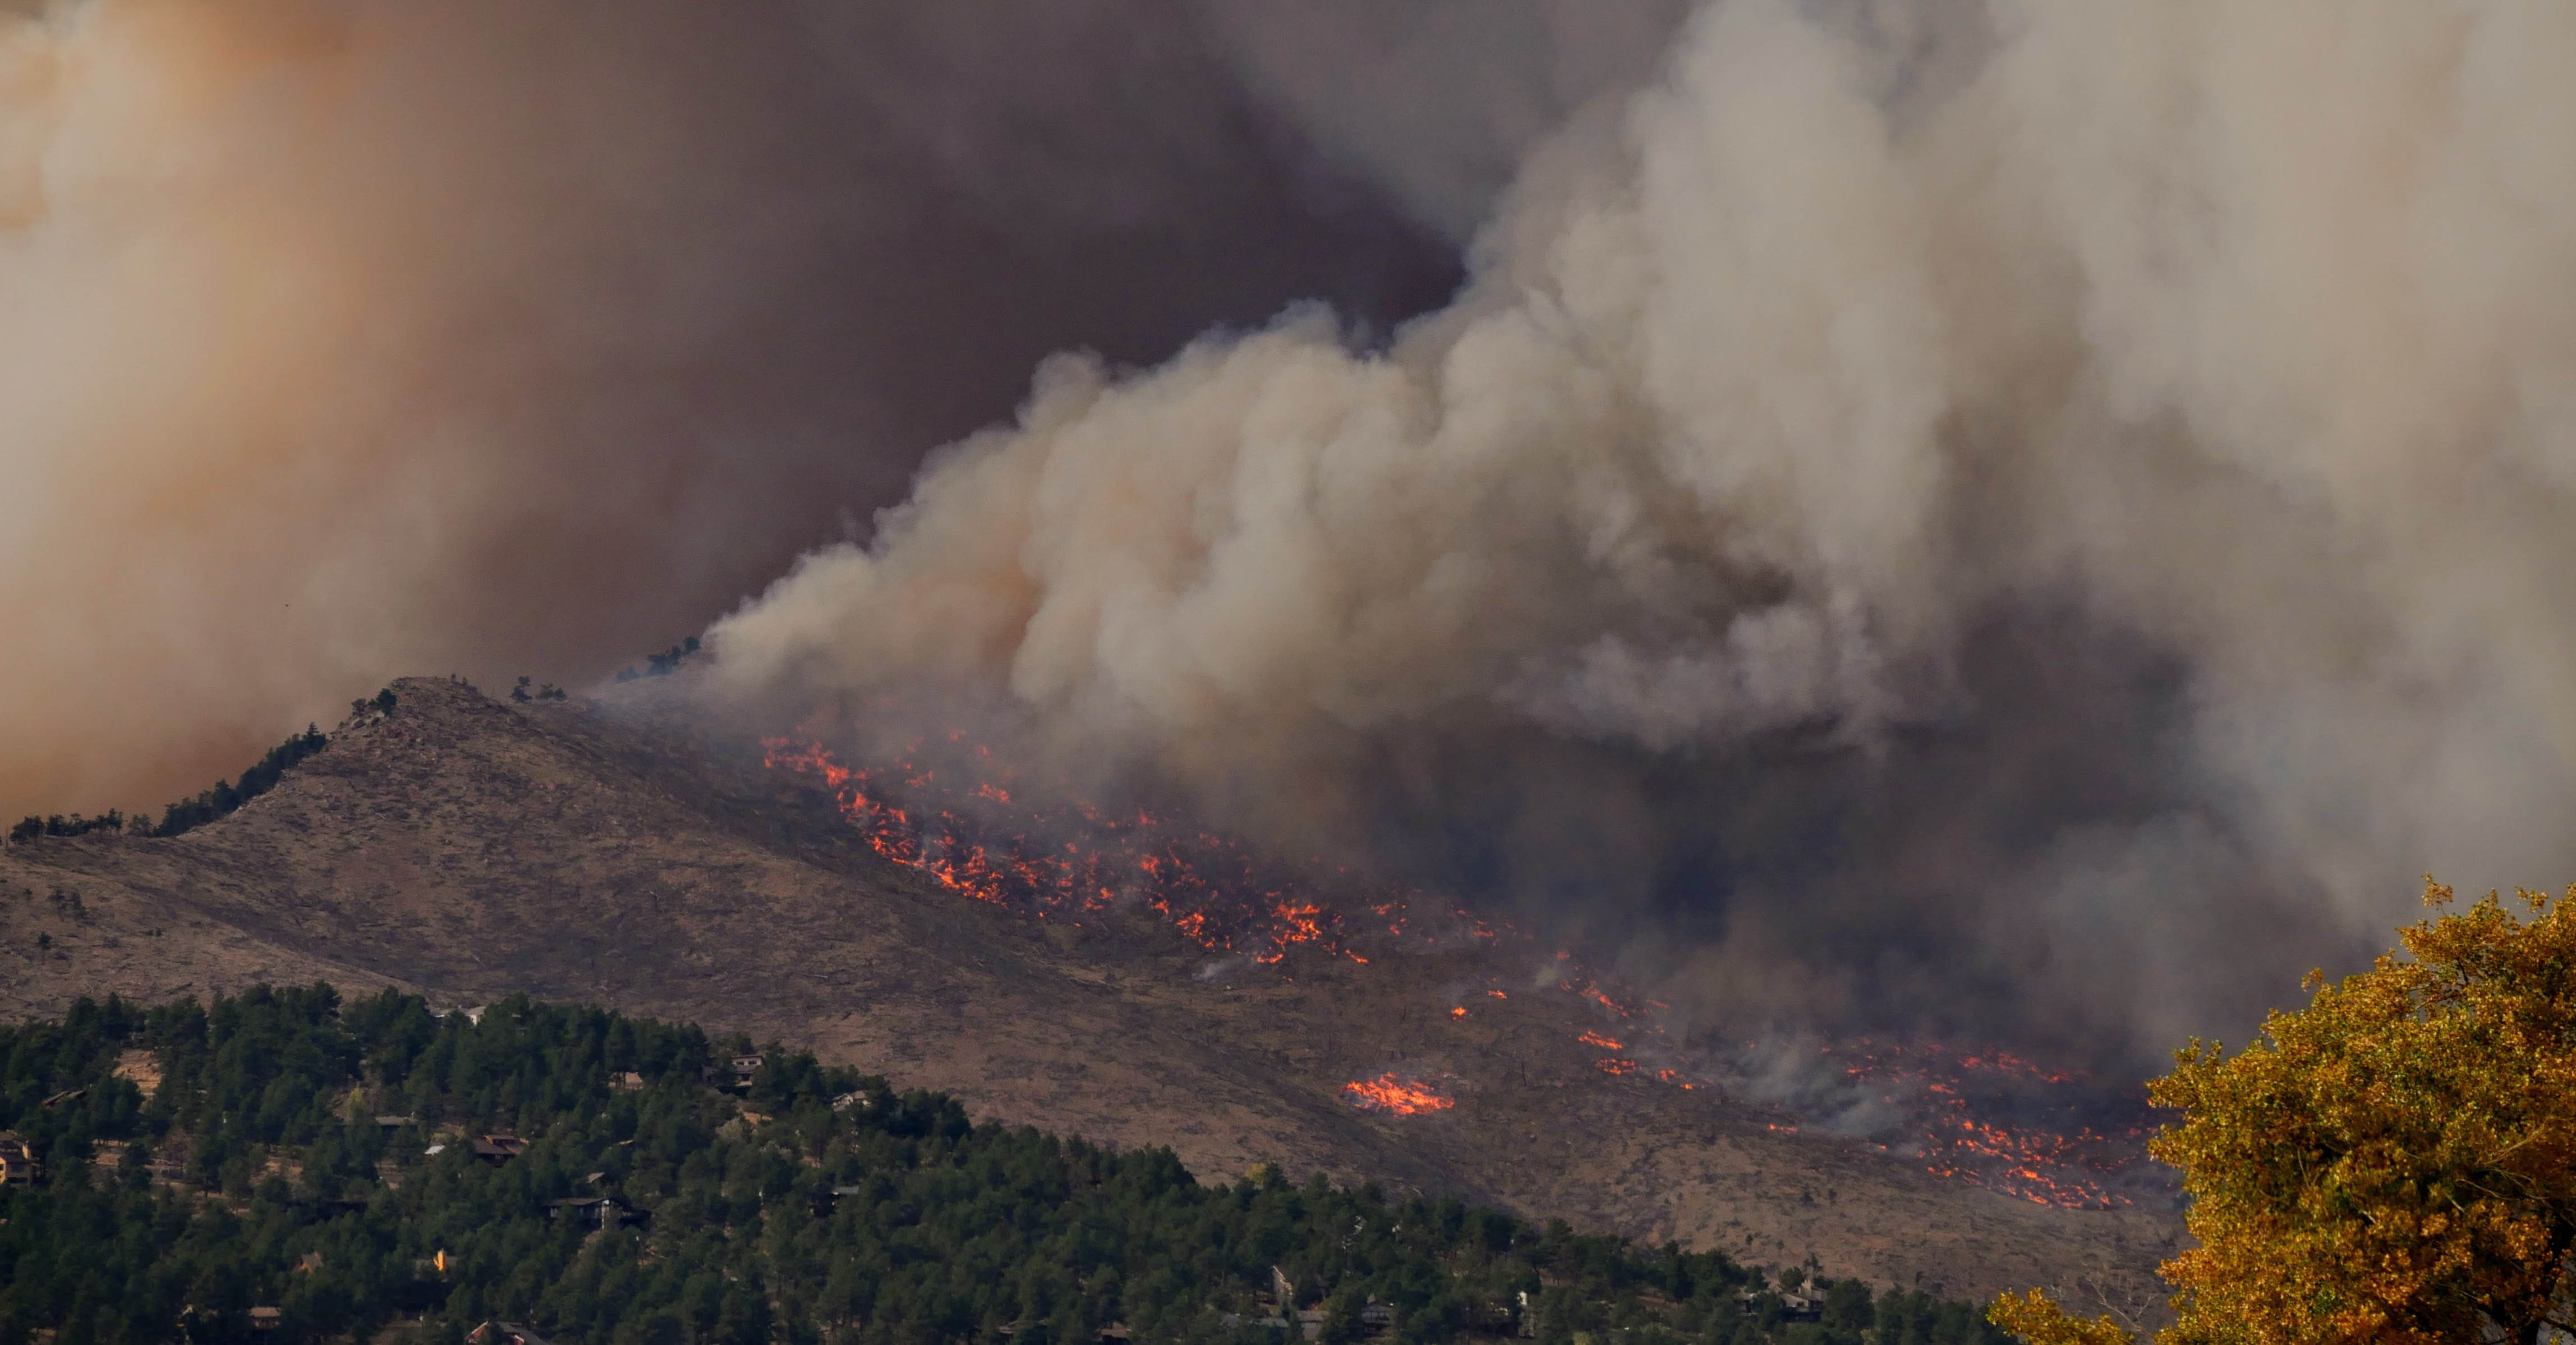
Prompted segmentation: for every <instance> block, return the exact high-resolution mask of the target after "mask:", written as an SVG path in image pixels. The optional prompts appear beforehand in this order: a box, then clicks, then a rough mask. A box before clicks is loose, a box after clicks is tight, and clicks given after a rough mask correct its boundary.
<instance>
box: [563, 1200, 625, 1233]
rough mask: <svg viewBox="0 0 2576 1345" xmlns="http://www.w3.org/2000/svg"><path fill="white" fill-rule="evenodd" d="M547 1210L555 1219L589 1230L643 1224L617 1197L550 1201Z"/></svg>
mask: <svg viewBox="0 0 2576 1345" xmlns="http://www.w3.org/2000/svg"><path fill="white" fill-rule="evenodd" d="M546 1209H547V1211H548V1212H549V1213H551V1214H553V1216H554V1217H555V1218H558V1219H562V1220H565V1221H566V1222H569V1223H576V1224H579V1225H581V1226H582V1227H584V1228H589V1229H603V1228H605V1229H615V1228H623V1227H625V1226H626V1225H628V1224H632V1223H641V1222H643V1221H642V1220H641V1219H640V1218H638V1217H637V1216H636V1213H635V1211H634V1210H632V1209H630V1208H628V1207H627V1204H626V1202H625V1201H622V1200H619V1199H618V1198H617V1197H615V1196H572V1197H569V1198H566V1199H563V1200H549V1201H547V1202H546Z"/></svg>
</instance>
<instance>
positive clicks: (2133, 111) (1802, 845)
mask: <svg viewBox="0 0 2576 1345" xmlns="http://www.w3.org/2000/svg"><path fill="white" fill-rule="evenodd" d="M2571 59H2576V16H2571V15H2569V14H2568V13H2567V12H2565V11H2564V10H2562V9H2559V8H2557V7H2553V6H2549V5H2545V4H2538V3H2514V2H2509V0H2493V2H2490V3H2477V4H2468V5H2459V6H2448V7H2440V8H2431V7H2422V6H2411V7H2410V6H2395V5H2380V4H2371V3H2361V2H2360V0H2295V2H2294V3H2288V4H2280V5H2268V6H2260V7H2246V6H2242V5H2231V4H2227V3H2224V0H2124V2H2123V3H2117V4H2108V5H2091V6H2063V5H2046V4H2040V3H2035V2H2032V0H1987V2H1986V3H1984V4H1967V3H1962V4H1948V5H1906V4H1894V3H1889V4H1870V3H1846V4H1826V5H1821V6H1819V5H1800V4H1793V3H1789V2H1788V0H1724V2H1723V3H1718V4H1714V5H1711V6H1709V7H1706V8H1704V9H1702V10H1701V11H1700V12H1699V13H1698V14H1697V15H1696V16H1695V17H1694V18H1693V19H1692V20H1691V22H1690V23H1689V24H1688V25H1687V26H1686V27H1685V28H1684V29H1683V30H1682V31H1681V33H1680V34H1679V35H1678V36H1677V37H1676V38H1675V39H1674V41H1673V44H1672V46H1671V48H1670V50H1669V52H1668V56H1667V65H1666V67H1665V68H1664V69H1663V71H1662V73H1661V75H1660V76H1659V78H1658V79H1657V81H1656V82H1655V83H1653V84H1652V86H1651V87H1648V88H1646V89H1644V90H1643V91H1641V92H1639V93H1638V94H1637V95H1636V96H1635V97H1634V98H1633V100H1631V101H1628V102H1626V103H1625V104H1624V105H1622V106H1615V107H1608V108H1596V109H1595V111H1594V112H1593V113H1591V114H1589V115H1576V116H1574V117H1573V118H1572V119H1571V120H1570V121H1569V122H1568V123H1567V125H1566V126H1565V127H1564V129H1562V130H1561V131H1560V132H1558V133H1557V134H1556V135H1555V136H1553V137H1551V138H1549V139H1547V140H1546V141H1544V142H1543V143H1541V144H1538V145H1537V146H1536V147H1534V148H1533V149H1532V150H1531V151H1530V152H1529V154H1528V156H1527V158H1526V159H1525V161H1524V163H1523V165H1522V167H1521V169H1520V172H1519V175H1518V177H1517V179H1516V182H1515V185H1514V186H1513V187H1512V189H1511V191H1510V192H1509V193H1508V195H1507V196H1506V198H1505V199H1504V201H1503V203H1502V205H1501V207H1500V209H1499V211H1498V213H1496V214H1495V215H1494V217H1493V218H1492V219H1491V220H1490V222H1488V223H1487V224H1486V225H1485V226H1484V227H1483V228H1482V230H1481V231H1480V232H1479V233H1477V235H1476V237H1475V241H1474V243H1473V245H1472V247H1471V249H1470V256H1471V258H1472V263H1473V274H1472V278H1471V281H1470V283H1469V285H1468V287H1467V288H1466V290H1465V291H1464V292H1463V293H1462V295H1461V296H1460V297H1459V298H1458V299H1457V300H1456V301H1455V302H1454V303H1453V304H1452V305H1451V306H1449V307H1448V308H1446V309H1444V310H1441V311H1439V312H1437V313H1434V314H1432V315H1430V316H1427V317H1425V318H1423V319H1421V320H1420V321H1418V322H1417V323H1415V324H1413V325H1411V326H1409V327H1408V328H1406V329H1405V330H1404V331H1403V333H1402V334H1401V335H1400V337H1399V338H1398V339H1396V340H1395V341H1394V342H1393V343H1392V344H1391V345H1388V346H1386V347H1384V348H1379V347H1377V346H1375V345H1372V344H1370V343H1367V342H1364V341H1354V340H1353V339H1352V337H1351V334H1350V333H1349V332H1348V331H1347V330H1345V329H1344V327H1343V325H1342V324H1341V323H1340V322H1339V321H1337V320H1336V319H1335V318H1334V317H1333V316H1332V315H1331V314H1329V313H1327V312H1326V311H1324V310H1321V309H1300V310H1295V311H1292V312H1290V313H1289V314H1288V315H1287V316H1285V317H1283V318H1281V319H1279V320H1278V321H1276V322H1274V323H1272V324H1271V325H1269V326H1268V327H1266V328H1263V329H1261V330H1258V331H1254V332H1250V333H1244V334H1228V335H1217V336H1211V337H1209V338H1206V339H1204V340H1201V341H1200V342H1198V343H1196V344H1194V345H1193V346H1191V347H1190V348H1189V349H1188V350H1186V351H1185V352H1183V353H1182V354H1180V355H1179V356H1177V357H1176V358H1174V359H1173V360H1171V361H1170V362H1169V363H1167V364H1165V365H1163V366H1161V367H1159V368H1157V369H1154V370H1151V371H1148V372H1143V373H1130V372H1122V371H1121V370H1119V369H1117V368H1116V367H1114V366H1113V365H1111V364H1109V363H1107V362H1104V361H1102V360H1099V359H1097V358H1092V357H1087V356H1082V355H1064V356H1059V357H1056V358H1053V359H1050V360H1049V361H1047V362H1046V363H1045V364H1044V365H1042V366H1041V367H1040V369H1039V372H1038V375H1037V378H1036V382H1035V387H1034V389H1033V391H1032V392H1031V393H1030V396H1029V398H1028V401H1027V403H1026V405H1025V407H1024V408H1023V410H1022V411H1021V413H1020V415H1019V417H1018V419H1017V421H1016V422H1015V423H1013V424H1011V425H1009V426H1007V427H1003V428H999V429H994V430H990V431H987V432H984V433H981V434H978V435H976V436H973V437H971V438H968V439H966V440H963V441H961V442H959V443H958V444H956V445H954V446H953V447H951V448H949V449H947V450H944V451H942V452H941V453H940V454H938V455H936V456H935V457H934V458H933V459H932V460H931V462H930V463H929V464H928V466H927V467H925V468H924V470H923V471H922V473H921V476H920V478H919V480H918V481H917V482H916V484H915V487H914V490H913V494H912V496H911V498H910V499H909V500H908V501H907V502H905V503H904V504H902V505H901V506H900V507H898V508H896V509H894V510H892V511H890V512H888V513H886V514H885V515H883V516H882V517H881V519H880V526H879V529H878V531H877V532H876V533H875V535H874V536H873V538H872V539H870V540H868V541H867V542H865V543H864V544H861V543H857V542H853V543H850V544H844V545H837V546H830V547H826V548H824V549H821V550H818V551H815V552H813V553H811V554H809V555H807V556H806V557H805V558H804V559H803V560H802V561H800V562H799V563H798V565H797V567H796V569H795V570H794V572H793V573H792V574H790V575H789V576H788V577H787V578H786V579H784V580H782V581H781V582H779V583H778V584H777V585H776V586H775V587H773V588H772V589H771V590H770V591H769V592H768V593H767V594H766V595H765V596H764V597H762V598H761V599H759V600H758V601H756V602H754V603H752V604H750V605H748V606H747V607H745V608H744V609H743V610H742V611H741V612H739V613H738V614H736V615H734V616H733V617H731V618H728V619H727V620H726V621H724V622H722V623H720V624H719V625H717V626H716V627H715V629H714V630H713V632H712V634H711V639H710V643H711V645H712V646H713V648H714V649H715V650H716V652H717V655H718V658H719V664H718V667H719V670H720V672H722V673H723V674H724V675H725V676H726V677H727V678H728V679H729V680H730V685H731V686H732V687H733V688H734V689H735V690H737V691H739V692H742V693H744V694H755V693H764V694H781V693H783V694H786V695H788V696H789V697H791V698H798V697H810V696H814V695H817V694H830V693H847V692H851V691H870V690H878V689H901V688H905V687H910V686H918V685H922V684H925V683H929V684H937V685H943V686H950V687H954V686H959V685H968V686H973V685H981V686H984V687H987V688H990V689H991V690H992V691H993V692H994V693H995V695H996V696H997V697H998V698H999V699H1000V700H1002V701H1003V702H1004V703H1006V704H1009V705H1011V706H1013V707H1014V708H1015V711H1016V713H1018V714H1019V715H1021V716H1024V717H1025V718H1026V719H1027V720H1028V721H1029V722H1030V723H1031V724H1032V725H1033V726H1034V728H1035V729H1036V731H1037V732H1038V733H1039V734H1040V736H1041V737H1042V738H1044V739H1046V740H1049V741H1052V742H1053V743H1055V744H1057V745H1059V746H1062V747H1064V748H1066V749H1068V752H1067V756H1068V759H1076V758H1080V759H1088V760H1093V761H1105V762H1109V763H1112V764H1113V765H1120V766H1131V767H1136V768H1140V769H1148V770H1151V771H1153V772H1155V773H1158V774H1160V775H1161V776H1163V777H1164V778H1167V779H1173V780H1178V781H1181V782H1184V783H1185V784H1186V785H1188V786H1189V787H1191V788H1192V789H1193V790H1194V791H1195V792H1196V794H1197V795H1198V797H1199V798H1200V799H1201V800H1202V801H1203V802H1204V803H1206V805H1207V806H1209V807H1210V808H1211V809H1212V810H1213V811H1214V812H1215V813H1216V814H1217V815H1218V816H1220V817H1224V818H1227V819H1230V820H1232V821H1234V822H1237V823H1239V824H1242V825H1247V826H1251V827H1255V828H1258V829H1262V830H1264V831H1266V832H1267V833H1269V834H1272V835H1277V836H1283V837H1290V838H1294V839H1297V840H1300V841H1307V840H1313V839H1325V838H1331V839H1339V840H1343V841H1348V842H1354V843H1358V844H1364V845H1367V846H1369V847H1371V848H1372V850H1373V851H1374V853H1375V854H1377V855H1378V856H1379V857H1381V858H1382V859H1383V860H1384V861H1386V862H1388V863H1390V864H1394V865H1397V866H1400V867H1403V868H1406V869H1408V870H1409V871H1411V872H1414V873H1416V874H1419V875H1421V876H1423V877H1425V878H1427V879H1430V880H1433V881H1447V882H1456V883H1460V884H1462V885H1468V886H1473V887H1478V888H1481V889H1483V890H1486V891H1489V892H1494V893H1499V894H1502V895H1504V896H1506V897H1509V898H1512V899H1516V900H1518V901H1520V902H1522V903H1525V904H1526V905H1528V906H1530V907H1533V908H1539V909H1545V910H1548V911H1551V912H1555V913H1558V914H1565V913H1568V912H1571V913H1574V914H1575V915H1576V916H1577V918H1578V922H1579V923H1581V922H1589V924H1590V925H1591V927H1592V928H1593V929H1594V930H1595V932H1596V933H1599V934H1601V935H1604V936H1605V937H1612V938H1619V937H1625V936H1632V935H1634V934H1635V933H1636V932H1637V931H1640V930H1655V931H1658V932H1659V933H1663V934H1669V933H1671V932H1673V931H1679V932H1681V933H1683V934H1685V935H1686V936H1688V937H1683V938H1679V939H1673V938H1669V937H1665V938H1658V939H1655V940H1651V941H1647V946H1651V947H1653V948H1655V949H1658V950H1659V951H1658V952H1656V953H1654V954H1652V955H1649V954H1648V953H1646V952H1644V951H1638V952H1636V953H1634V954H1633V956H1634V957H1635V958H1637V959H1638V966H1639V968H1640V969H1641V970H1643V971H1647V972H1650V973H1653V974H1657V975H1659V976H1663V977H1665V978H1666V979H1665V982H1664V983H1666V984H1668V985H1670V986H1672V987H1673V988H1674V990H1673V991H1672V992H1668V994H1671V993H1675V992H1678V993H1679V994H1681V995H1686V996H1688V997H1689V998H1688V999H1686V1000H1685V1001H1684V1003H1685V1007H1691V1008H1697V1009H1700V1010H1702V1011H1706V1012H1710V1013H1717V1012H1725V1013H1728V1014H1730V1015H1738V1014H1741V1013H1744V1012H1746V1011H1748V1010H1757V1009H1758V1010H1760V1011H1767V1012H1778V1011H1783V1010H1785V1011H1787V1012H1789V1013H1791V1014H1796V1013H1800V1012H1813V1013H1820V1014H1824V1015H1828V1016H1833V1017H1836V1018H1840V1019H1843V1020H1845V1021H1862V1022H1867V1021H1872V1020H1885V1019H1893V1018H1902V1019H1904V1020H1905V1021H1907V1022H1908V1023H1910V1024H1912V1025H1914V1026H1917V1027H1925V1026H1929V1027H1933V1028H1941V1027H1945V1026H1946V1027H1951V1028H1959V1029H1964V1030H1970V1031H1980V1032H2003V1031H2009V1032H2012V1033H2013V1034H2015V1035H2019V1036H2023V1037H2025V1038H2027V1037H2030V1036H2034V1035H2036V1036H2041V1037H2045V1036H2049V1035H2052V1034H2053V1035H2058V1036H2061V1037H2062V1038H2064V1039H2065V1040H2067V1041H2069V1042H2089V1043H2097V1044H2098V1043H2108V1044H2109V1045H2110V1047H2111V1048H2112V1049H2114V1050H2117V1049H2119V1048H2121V1047H2124V1046H2126V1047H2130V1048H2133V1049H2137V1050H2140V1051H2142V1052H2143V1051H2151V1050H2155V1049H2160V1048H2161V1046H2162V1045H2163V1044H2165V1043H2168V1042H2170V1041H2172V1040H2174V1039H2176V1038H2178V1037H2179V1036H2181V1035H2183V1034H2184V1033H2186V1032H2189V1031H2194V1030H2206V1029H2209V1028H2213V1027H2215V1028H2221V1029H2226V1028H2241V1026H2242V1024H2243V1023H2244V1022H2246V1021H2247V1019H2248V1016H2249V1015H2250V1013H2251V1012H2252V1011H2253V1010H2254V1009H2257V1008H2259V1007H2260V1006H2261V1005H2263V1004H2265V1003H2267V1002H2272V1001H2275V1000H2277V999H2279V998H2280V997H2281V996H2282V995H2284V994H2286V993H2287V992H2288V990H2289V988H2290V980H2289V978H2290V977H2291V976H2292V975H2294V974H2295V970H2296V969H2299V968H2303V967H2305V966H2306V965H2308V964H2310V963H2312V962H2314V961H2316V960H2319V958H2320V955H2321V952H2330V950H2332V949H2335V948H2337V947H2348V948H2351V949H2353V950H2355V951H2358V950H2360V949H2362V948H2365V947H2368V946H2373V945H2375V944H2376V942H2377V941H2378V934H2377V931H2381V930H2384V929H2385V927H2386V926H2387V925H2388V924H2390V923H2393V922H2394V921H2395V920H2396V919H2397V918H2398V917H2399V915H2400V914H2401V913H2402V912H2403V911H2404V910H2405V908H2406V906H2407V904H2408V901H2409V899H2410V898H2411V896H2412V892H2411V890H2410V886H2409V882H2408V876H2409V875H2412V874H2415V873H2418V872H2421V871H2423V870H2425V869H2427V868H2433V869H2438V870H2439V871H2441V872H2443V873H2445V874H2446V875H2452V874H2456V875H2461V876H2463V877H2465V878H2466V879H2468V880H2469V881H2472V882H2475V883H2480V884H2484V883H2488V882H2491V881H2492V882H2501V883H2508V884H2509V883H2512V882H2514V881H2517V880H2519V881H2524V882H2539V881H2543V880H2544V877H2545V876H2546V875H2551V874H2560V873H2563V872H2564V871H2565V870H2567V869H2568V867H2569V865H2570V862H2571V861H2576V845H2571V844H2570V842H2569V841H2568V839H2567V833H2566V830H2565V828H2564V826H2563V819H2564V818H2565V817H2566V816H2568V815H2569V814H2570V812H2571V810H2572V809H2576V774H2571V764H2576V694H2571V692H2570V688H2571V687H2576V679H2571V678H2570V676H2569V673H2570V670H2571V654H2576V587H2571V586H2570V585H2568V584H2567V583H2566V582H2565V581H2564V579H2563V576H2564V575H2565V574H2566V573H2567V572H2568V571H2569V569H2570V562H2571V561H2576V555H2571V554H2570V553H2571V550H2576V542H2570V541H2568V540H2567V537H2568V535H2569V534H2568V533H2567V530H2566V529H2565V528H2564V527H2562V526H2557V525H2558V524H2559V523H2560V521H2561V520H2563V518H2564V517H2565V516H2566V515H2567V513H2568V510H2569V506H2570V505H2571V503H2576V500H2571V495H2572V494H2576V475H2571V473H2576V401H2571V400H2570V398H2569V396H2568V394H2567V391H2566V390H2567V389H2568V388H2570V387H2576V304H2571V303H2570V302H2569V298H2570V295H2571V285H2570V282H2571V280H2576V274H2571V272H2576V162H2571V161H2570V160H2568V159H2567V157H2566V156H2565V155H2564V154H2563V153H2560V152H2558V147H2560V146H2563V145H2564V143H2565V142H2566V137H2567V135H2568V133H2569V132H2570V131H2571V129H2576V87H2572V86H2570V85H2569V84H2568V82H2567V81H2566V80H2565V79H2564V78H2563V72H2564V71H2565V70H2566V69H2567V68H2568V67H2569V64H2570V62H2571ZM1435 195H1436V193H1430V194H1426V195H1425V196H1424V197H1423V198H1422V199H1424V200H1429V199H1432V198H1433V196H1435ZM1428 213H1429V214H1430V215H1431V216H1432V217H1434V218H1437V211H1436V210H1431V211H1428ZM1944 1014H1947V1015H1949V1017H1948V1018H1947V1019H1946V1021H1945V1020H1944V1019H1943V1018H1942V1015H1944Z"/></svg>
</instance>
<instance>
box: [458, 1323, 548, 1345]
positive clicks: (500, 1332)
mask: <svg viewBox="0 0 2576 1345" xmlns="http://www.w3.org/2000/svg"><path fill="white" fill-rule="evenodd" d="M465 1345H554V1342H553V1341H550V1340H548V1339H546V1338H545V1337H544V1336H541V1335H538V1334H537V1333H536V1332H534V1331H531V1330H529V1329H528V1328H527V1327H526V1326H525V1325H523V1324H522V1323H519V1322H485V1323H484V1324H482V1325H481V1326H478V1327H476V1328H474V1329H473V1330H471V1331H468V1332H466V1333H465Z"/></svg>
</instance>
